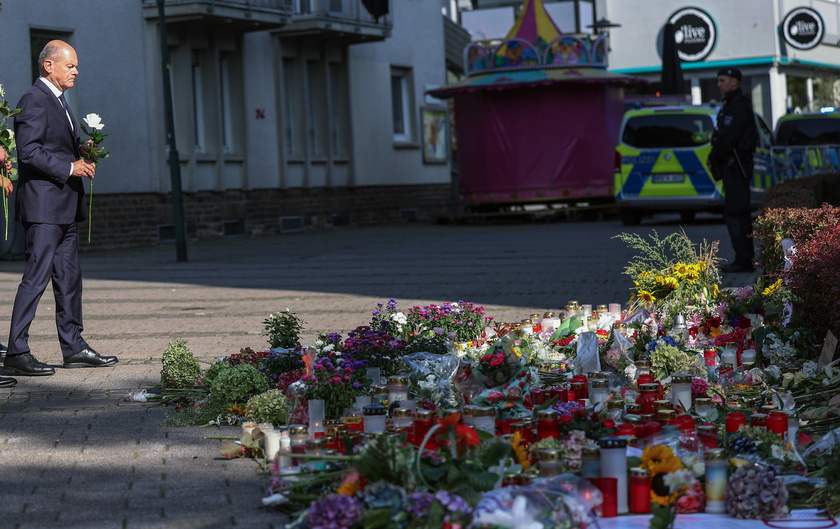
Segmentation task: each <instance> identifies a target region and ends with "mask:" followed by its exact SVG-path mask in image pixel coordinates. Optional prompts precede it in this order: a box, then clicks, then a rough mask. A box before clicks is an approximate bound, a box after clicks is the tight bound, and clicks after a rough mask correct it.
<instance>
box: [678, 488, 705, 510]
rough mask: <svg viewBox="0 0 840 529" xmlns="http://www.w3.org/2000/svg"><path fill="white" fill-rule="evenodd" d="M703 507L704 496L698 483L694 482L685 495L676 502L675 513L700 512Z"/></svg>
mask: <svg viewBox="0 0 840 529" xmlns="http://www.w3.org/2000/svg"><path fill="white" fill-rule="evenodd" d="M705 505H706V495H705V494H704V492H703V488H702V487H701V486H700V482H699V481H697V480H695V481H694V483H692V485H691V487H689V488H688V490H687V491H686V492H685V494H684V495H682V496H680V498H679V499H678V500H677V512H679V513H680V514H691V513H695V512H700V511H702V510H703V507H704V506H705Z"/></svg>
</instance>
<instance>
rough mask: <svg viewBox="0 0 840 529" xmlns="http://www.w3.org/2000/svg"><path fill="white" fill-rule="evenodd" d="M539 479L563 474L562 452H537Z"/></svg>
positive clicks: (552, 450)
mask: <svg viewBox="0 0 840 529" xmlns="http://www.w3.org/2000/svg"><path fill="white" fill-rule="evenodd" d="M537 459H538V460H539V469H540V477H543V478H545V477H550V476H557V475H559V474H562V473H563V451H562V450H556V449H553V448H543V449H542V450H540V451H538V452H537Z"/></svg>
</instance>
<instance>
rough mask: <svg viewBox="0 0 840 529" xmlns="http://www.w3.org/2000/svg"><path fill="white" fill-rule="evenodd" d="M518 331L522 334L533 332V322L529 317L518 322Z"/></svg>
mask: <svg viewBox="0 0 840 529" xmlns="http://www.w3.org/2000/svg"><path fill="white" fill-rule="evenodd" d="M519 332H520V333H522V334H534V322H533V321H531V319H530V318H526V319H524V320H522V321H521V322H520V324H519Z"/></svg>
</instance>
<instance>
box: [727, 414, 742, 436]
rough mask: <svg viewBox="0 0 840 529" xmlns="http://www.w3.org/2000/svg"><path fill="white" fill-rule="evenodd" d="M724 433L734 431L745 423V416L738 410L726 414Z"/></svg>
mask: <svg viewBox="0 0 840 529" xmlns="http://www.w3.org/2000/svg"><path fill="white" fill-rule="evenodd" d="M725 422H726V433H728V434H730V433H735V432H737V431H738V430H740V429H741V427H742V426H746V425H747V417H746V415H744V414H743V413H741V412H739V411H733V412H730V413H728V414H727V415H726V421H725Z"/></svg>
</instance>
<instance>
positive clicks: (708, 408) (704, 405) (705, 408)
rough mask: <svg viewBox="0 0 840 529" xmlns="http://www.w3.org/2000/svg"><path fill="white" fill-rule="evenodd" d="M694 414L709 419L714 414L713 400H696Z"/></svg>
mask: <svg viewBox="0 0 840 529" xmlns="http://www.w3.org/2000/svg"><path fill="white" fill-rule="evenodd" d="M694 412H695V413H697V415H700V416H701V417H708V416H709V415H711V413H712V399H710V398H708V397H700V398H698V399H694Z"/></svg>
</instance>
